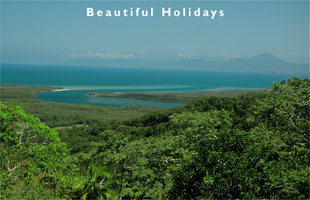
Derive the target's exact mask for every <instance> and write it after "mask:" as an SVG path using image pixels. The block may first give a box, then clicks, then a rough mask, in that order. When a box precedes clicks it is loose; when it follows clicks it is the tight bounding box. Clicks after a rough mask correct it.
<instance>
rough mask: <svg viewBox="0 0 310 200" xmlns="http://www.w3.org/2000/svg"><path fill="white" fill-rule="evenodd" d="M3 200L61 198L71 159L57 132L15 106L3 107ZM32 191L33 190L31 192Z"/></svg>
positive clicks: (0, 136)
mask: <svg viewBox="0 0 310 200" xmlns="http://www.w3.org/2000/svg"><path fill="white" fill-rule="evenodd" d="M0 111H1V112H0V113H1V114H0V122H1V123H0V124H1V125H0V157H1V188H2V190H1V196H2V198H9V197H14V198H17V199H18V198H38V197H44V196H45V195H46V197H49V196H52V197H57V196H59V195H61V194H60V193H59V190H58V188H62V187H66V186H64V185H63V183H62V181H61V180H60V177H59V173H63V172H64V171H65V168H66V163H68V161H69V157H68V156H67V154H66V151H65V148H66V147H65V144H64V143H62V142H61V141H60V139H59V137H58V133H57V132H56V131H53V130H51V129H50V128H48V127H47V126H45V125H42V124H41V123H40V121H39V119H38V118H36V117H34V116H32V115H27V114H25V113H24V111H23V109H22V108H21V107H18V106H13V105H3V104H1V105H0ZM30 188H31V189H30Z"/></svg>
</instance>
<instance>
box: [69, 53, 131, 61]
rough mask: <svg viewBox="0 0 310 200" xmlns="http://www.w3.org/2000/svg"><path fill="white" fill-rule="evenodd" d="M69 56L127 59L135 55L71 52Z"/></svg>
mask: <svg viewBox="0 0 310 200" xmlns="http://www.w3.org/2000/svg"><path fill="white" fill-rule="evenodd" d="M70 57H71V58H102V59H128V58H134V57H136V56H135V55H134V54H121V53H117V52H113V53H71V54H70Z"/></svg>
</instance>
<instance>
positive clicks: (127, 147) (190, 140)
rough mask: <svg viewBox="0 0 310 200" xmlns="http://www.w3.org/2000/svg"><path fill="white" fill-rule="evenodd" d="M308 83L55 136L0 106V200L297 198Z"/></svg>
mask: <svg viewBox="0 0 310 200" xmlns="http://www.w3.org/2000/svg"><path fill="white" fill-rule="evenodd" d="M309 91H310V79H309V78H306V79H300V78H294V79H293V80H290V79H289V80H287V81H282V82H280V83H277V84H274V85H273V87H272V89H269V90H266V91H265V92H260V93H255V92H252V93H248V94H244V95H241V96H238V97H202V98H199V99H197V100H195V101H192V102H190V103H189V104H187V105H186V106H183V107H180V108H176V109H170V110H164V111H158V112H156V113H153V114H148V115H145V116H142V117H140V118H136V119H131V120H127V121H121V122H118V121H105V120H100V121H96V122H95V121H94V122H93V123H91V124H88V125H86V124H85V125H83V126H73V127H71V128H65V129H61V130H59V133H58V132H56V131H55V130H53V129H50V128H49V127H48V126H46V125H43V124H42V123H41V122H40V120H39V119H38V118H37V117H35V116H33V115H28V114H26V113H25V112H24V110H23V108H22V107H20V106H16V105H10V104H1V107H0V109H1V114H0V120H1V124H0V158H1V174H0V178H1V182H0V184H1V193H0V195H1V198H2V199H7V198H14V199H21V198H23V199H34V198H35V199H38V198H49V199H54V198H55V199H56V198H68V199H70V198H74V199H75V198H82V199H116V198H117V199H120V198H123V199H232V198H234V199H236V198H244V199H250V198H251V199H252V198H277V199H280V198H281V199H282V198H283V199H292V198H294V199H295V198H299V199H306V198H310V195H309V171H310V169H309V161H310V160H309V159H310V158H309V155H310V148H309V128H310V127H309V126H310V119H309V108H310V99H309V97H310V95H309Z"/></svg>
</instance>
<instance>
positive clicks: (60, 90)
mask: <svg viewBox="0 0 310 200" xmlns="http://www.w3.org/2000/svg"><path fill="white" fill-rule="evenodd" d="M68 90H70V89H56V90H52V92H62V91H68Z"/></svg>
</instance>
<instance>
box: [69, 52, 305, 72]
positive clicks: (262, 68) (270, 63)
mask: <svg viewBox="0 0 310 200" xmlns="http://www.w3.org/2000/svg"><path fill="white" fill-rule="evenodd" d="M68 64H72V65H84V66H87V65H95V66H109V67H113V66H118V67H149V68H170V69H173V68H182V69H199V70H210V71H226V72H229V71H233V72H239V71H242V72H261V73H282V74H283V73H284V74H309V67H310V65H309V63H293V62H288V61H285V60H282V59H280V58H277V57H275V56H273V55H272V54H269V53H263V54H259V55H257V56H254V57H249V58H236V59H230V60H210V59H204V58H171V59H142V58H129V59H100V58H75V59H70V60H68Z"/></svg>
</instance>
